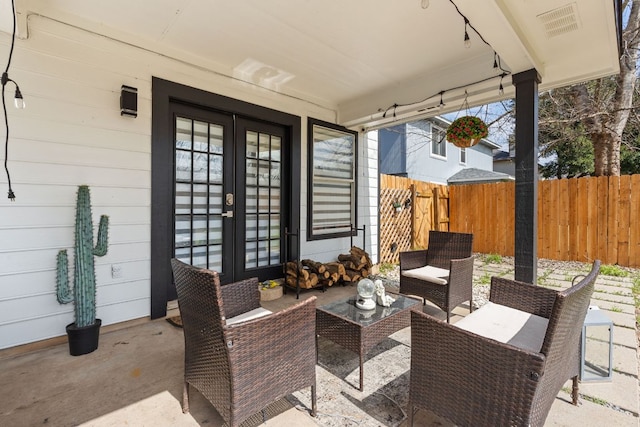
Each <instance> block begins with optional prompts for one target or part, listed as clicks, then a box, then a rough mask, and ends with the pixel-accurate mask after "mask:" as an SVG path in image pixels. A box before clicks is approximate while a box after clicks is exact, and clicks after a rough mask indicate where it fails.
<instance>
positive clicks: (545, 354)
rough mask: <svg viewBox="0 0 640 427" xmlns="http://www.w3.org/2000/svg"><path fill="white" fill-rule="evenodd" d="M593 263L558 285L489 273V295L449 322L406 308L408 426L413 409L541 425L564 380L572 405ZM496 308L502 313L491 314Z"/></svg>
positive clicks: (474, 421)
mask: <svg viewBox="0 0 640 427" xmlns="http://www.w3.org/2000/svg"><path fill="white" fill-rule="evenodd" d="M599 269H600V262H599V261H596V262H594V264H593V267H592V270H591V272H590V273H589V274H588V275H587V276H586V277H585V278H584V279H583V280H581V281H580V282H579V283H577V284H576V285H574V286H572V287H571V288H569V289H567V290H565V291H561V292H559V291H555V290H552V289H548V288H543V287H541V286H534V285H529V284H526V283H522V282H516V281H513V280H508V279H502V278H496V277H494V278H493V279H492V282H491V293H490V302H489V303H487V305H485V306H483V307H481V308H480V309H478V310H476V311H474V312H473V313H472V314H470V315H469V316H467V317H465V319H463V320H461V321H459V322H457V323H456V324H454V325H450V324H448V323H445V322H443V321H441V320H438V319H435V318H433V317H430V316H428V315H426V314H424V313H415V312H412V313H411V314H412V319H411V379H410V385H409V418H410V423H409V425H413V415H414V409H415V408H420V409H426V410H429V411H431V412H433V413H435V414H437V415H439V416H441V417H444V418H446V419H448V420H450V421H451V422H453V423H454V424H456V425H459V426H542V425H543V424H544V421H545V419H546V417H547V414H548V413H549V410H550V409H551V405H552V404H553V402H554V400H555V398H556V396H557V395H558V392H559V391H560V389H561V388H562V386H563V384H564V383H565V382H566V381H567V380H568V379H572V380H573V390H572V398H573V404H574V405H576V404H577V403H578V372H579V365H580V363H579V361H580V359H579V352H580V333H581V331H582V324H583V323H584V319H585V316H586V314H587V310H588V308H589V301H590V299H591V295H592V293H593V288H594V283H595V280H596V276H597V275H598V271H599ZM496 309H497V310H498V311H499V312H501V313H507V314H506V315H501V316H500V317H499V318H496V317H495V316H493V317H492V314H491V313H494V314H495V313H496ZM513 314H517V316H516V317H518V316H519V318H520V320H519V321H514V317H512V315H513ZM483 317H484V318H483ZM467 319H469V322H466V323H467V324H466V326H465V325H462V326H465V327H466V329H462V328H460V327H458V324H459V323H462V322H463V321H465V320H467ZM495 323H498V324H499V326H498V327H493V328H494V329H493V330H491V327H489V328H488V329H485V330H484V332H485V333H483V335H479V334H478V333H475V332H473V330H474V329H476V330H478V329H482V325H483V324H484V325H485V326H487V325H491V324H495ZM514 323H518V325H519V326H517V327H515V328H514V327H513V324H514ZM505 329H511V332H510V333H509V334H508V335H509V336H508V337H505V336H502V337H501V339H500V340H498V339H496V338H497V337H498V336H499V335H500V334H502V331H503V330H505ZM487 332H488V333H487ZM491 336H493V337H494V338H491Z"/></svg>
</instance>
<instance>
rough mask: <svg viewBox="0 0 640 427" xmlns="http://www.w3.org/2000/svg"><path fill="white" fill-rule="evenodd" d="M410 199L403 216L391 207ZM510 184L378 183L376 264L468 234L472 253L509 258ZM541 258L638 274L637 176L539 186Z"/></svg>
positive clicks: (511, 237)
mask: <svg viewBox="0 0 640 427" xmlns="http://www.w3.org/2000/svg"><path fill="white" fill-rule="evenodd" d="M407 198H410V199H411V203H410V206H409V208H408V209H406V208H403V210H402V211H401V212H396V211H395V210H394V209H393V202H394V201H400V202H402V201H405V202H406V199H407ZM514 207H515V183H513V182H508V183H496V184H474V185H456V186H451V187H446V186H442V185H437V184H429V183H424V182H421V181H415V180H410V179H407V178H401V177H395V176H390V175H381V177H380V262H397V261H398V252H400V251H404V250H409V249H415V248H424V247H426V246H427V243H428V242H427V241H426V238H427V236H428V234H429V230H436V229H438V230H451V231H460V232H468V233H473V250H474V251H475V252H481V253H496V254H500V255H507V256H513V254H514V244H515V243H514V241H515V237H514V230H515V209H514ZM537 243H538V257H539V258H547V259H555V260H571V261H582V262H592V261H593V260H594V259H600V260H601V261H602V262H603V263H605V264H618V265H621V266H626V267H640V175H623V176H620V177H584V178H572V179H560V180H548V181H540V182H539V185H538V241H537Z"/></svg>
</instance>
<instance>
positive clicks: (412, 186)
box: [409, 184, 418, 249]
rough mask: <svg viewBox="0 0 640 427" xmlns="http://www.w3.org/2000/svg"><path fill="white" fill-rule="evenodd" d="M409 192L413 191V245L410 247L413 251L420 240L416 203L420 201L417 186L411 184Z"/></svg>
mask: <svg viewBox="0 0 640 427" xmlns="http://www.w3.org/2000/svg"><path fill="white" fill-rule="evenodd" d="M409 190H411V245H410V247H411V249H413V248H415V247H416V242H417V240H418V235H417V234H418V227H417V224H416V223H417V221H418V219H417V217H416V216H417V214H416V212H417V209H416V207H417V205H416V202H417V201H418V200H417V197H416V185H415V184H411V185H410V186H409Z"/></svg>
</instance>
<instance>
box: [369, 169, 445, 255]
mask: <svg viewBox="0 0 640 427" xmlns="http://www.w3.org/2000/svg"><path fill="white" fill-rule="evenodd" d="M448 197H449V192H448V189H447V187H446V186H443V185H439V184H431V183H428V182H422V181H416V180H412V179H408V178H403V177H397V176H391V175H381V176H380V262H391V263H395V262H398V260H399V257H398V253H399V252H402V251H407V250H411V249H424V248H426V247H427V246H428V243H429V242H428V240H429V230H443V231H447V230H448V229H449V224H448V223H449V203H448ZM407 201H408V203H407ZM394 203H396V204H400V205H401V209H400V210H399V211H398V210H396V208H395V207H394Z"/></svg>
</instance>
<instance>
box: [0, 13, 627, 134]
mask: <svg viewBox="0 0 640 427" xmlns="http://www.w3.org/2000/svg"><path fill="white" fill-rule="evenodd" d="M426 3H428V4H429V5H428V7H427V8H423V7H422V5H423V0H394V1H391V0H350V1H338V0H324V1H322V0H243V1H228V0H135V1H131V0H110V1H101V2H87V1H85V0H16V10H17V13H18V37H21V38H26V37H28V22H29V20H30V19H31V17H32V16H34V15H37V16H39V17H44V19H52V20H55V21H59V22H62V23H64V24H68V25H71V26H74V27H79V28H83V29H86V30H87V31H91V32H93V33H96V34H100V35H103V36H105V37H109V38H113V39H117V40H120V41H122V42H124V43H127V44H129V45H134V46H138V47H140V48H142V49H145V50H149V51H153V52H157V53H158V54H160V55H165V56H168V57H172V58H176V59H178V60H180V61H184V62H187V63H190V64H193V65H195V66H198V67H200V68H204V69H207V70H210V71H212V72H214V73H217V74H222V75H226V76H229V77H232V78H234V79H236V81H238V82H240V83H242V82H246V83H248V84H251V85H255V86H256V87H257V88H259V89H260V90H269V91H275V92H278V93H281V94H284V95H286V96H291V97H295V98H299V99H302V100H305V101H307V102H311V103H314V104H317V105H319V106H322V107H323V108H327V109H329V110H333V111H335V117H336V122H337V123H340V124H343V125H345V126H348V127H353V128H358V129H360V128H367V127H375V126H381V125H383V124H385V123H388V122H390V121H393V120H407V119H409V118H414V117H418V116H433V115H436V114H439V113H443V112H447V111H455V110H458V109H460V107H461V104H462V100H463V99H464V96H465V95H464V92H465V90H467V92H468V102H469V104H471V105H472V106H473V105H480V104H485V103H489V102H493V101H497V100H500V99H504V98H511V97H513V96H514V89H513V87H512V85H511V75H507V76H506V77H504V79H503V81H502V83H503V85H504V89H505V91H504V94H502V95H501V94H500V93H499V91H498V87H499V84H500V80H501V79H500V74H502V73H504V72H506V73H511V74H516V73H519V72H522V71H526V70H530V69H536V70H537V71H538V73H539V74H540V76H541V84H540V89H541V90H544V89H549V88H554V87H559V86H564V85H568V84H572V83H577V82H581V81H586V80H590V79H594V78H598V77H602V76H606V75H610V74H614V73H617V72H618V55H619V54H618V43H619V41H618V28H617V27H618V26H619V24H618V22H619V21H618V20H619V13H618V11H617V10H616V6H615V5H616V4H617V3H618V1H616V0H605V1H595V0H566V1H557V0H535V1H534V0H486V1H478V0H453V2H452V1H450V0H430V1H426ZM454 3H455V4H454ZM10 7H11V0H0V30H2V31H5V32H11V28H12V25H11V24H12V23H11V12H10V11H11V9H10ZM458 10H459V12H458ZM462 15H464V16H466V17H467V18H468V20H469V23H470V25H471V26H473V28H475V29H476V30H477V33H476V32H475V31H474V30H473V29H472V28H468V34H469V37H470V41H471V46H470V47H469V48H465V44H464V33H465V22H464V18H463V17H462ZM478 33H479V34H480V35H481V36H482V38H484V40H485V41H486V43H485V42H483V40H482V39H481V38H480V37H479V35H478ZM494 51H495V52H496V53H497V54H498V56H499V62H500V65H501V67H502V69H503V70H500V69H494V68H493V63H494ZM122 67H123V68H126V64H122ZM151 72H153V70H151ZM474 82H481V83H475V84H474ZM183 83H187V84H188V82H183ZM440 93H442V100H443V102H444V104H445V107H444V109H442V110H440V109H438V105H439V104H440V98H441V97H440ZM396 104H397V105H398V106H397V107H395V108H393V107H392V106H393V105H396ZM390 107H392V108H390ZM385 111H387V114H384V113H385ZM394 116H395V117H394Z"/></svg>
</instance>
